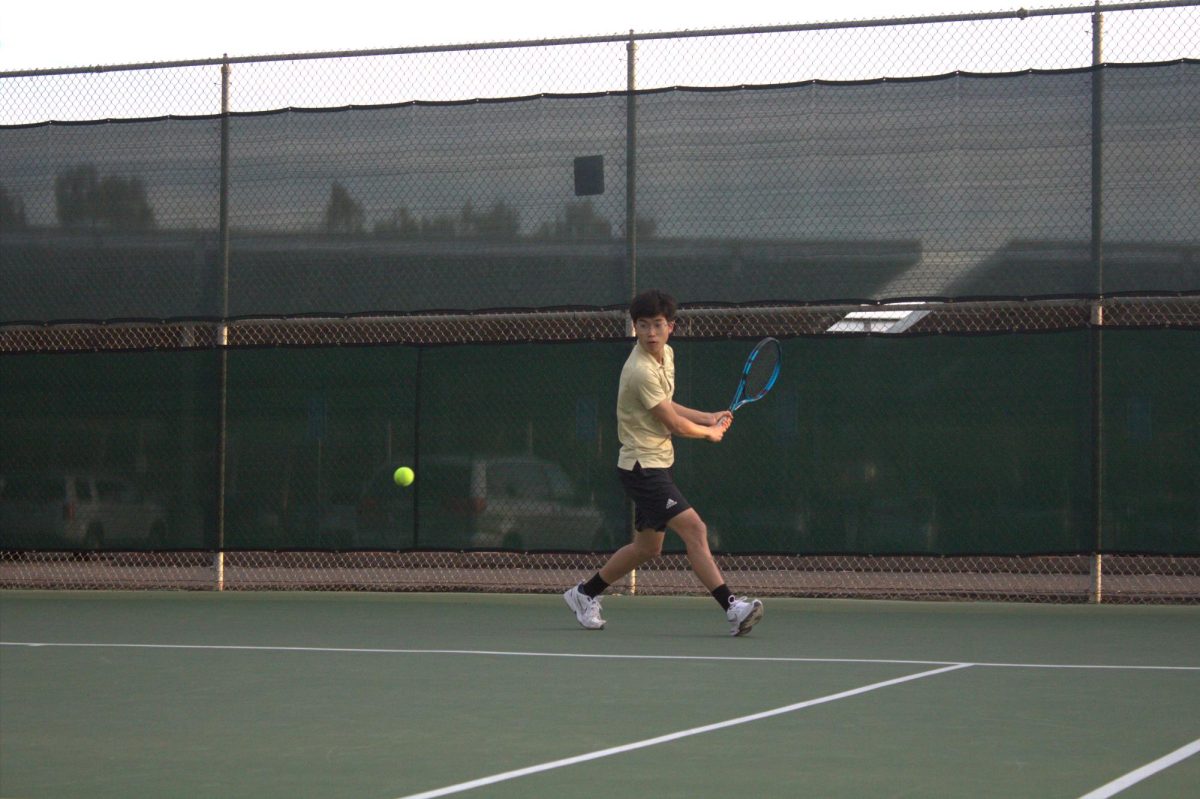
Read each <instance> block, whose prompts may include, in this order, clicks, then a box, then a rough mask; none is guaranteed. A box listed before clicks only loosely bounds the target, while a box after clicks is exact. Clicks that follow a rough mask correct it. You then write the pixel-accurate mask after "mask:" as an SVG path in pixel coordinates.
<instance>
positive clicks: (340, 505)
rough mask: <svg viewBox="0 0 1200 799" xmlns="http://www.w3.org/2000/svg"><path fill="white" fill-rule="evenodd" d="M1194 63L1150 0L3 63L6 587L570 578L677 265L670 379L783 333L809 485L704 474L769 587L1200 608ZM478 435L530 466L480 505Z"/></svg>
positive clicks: (795, 448)
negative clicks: (633, 356)
mask: <svg viewBox="0 0 1200 799" xmlns="http://www.w3.org/2000/svg"><path fill="white" fill-rule="evenodd" d="M1198 58H1200V3H1196V2H1150V3H1115V4H1106V5H1102V6H1079V7H1068V8H1059V9H1033V10H1025V9H1014V10H1009V11H997V12H995V13H989V14H972V15H956V16H945V17H924V18H909V19H895V20H879V21H859V22H835V23H824V24H811V25H798V26H780V27H776V28H759V29H753V30H750V29H739V30H722V31H695V32H679V33H674V32H667V33H631V34H628V35H613V36H597V37H582V38H575V39H564V40H556V41H539V42H508V43H491V44H480V45H463V46H452V47H422V48H398V49H394V50H386V51H371V52H353V53H324V54H301V55H283V56H268V57H233V58H229V57H222V58H214V59H209V60H200V61H190V62H176V63H169V64H142V65H125V66H112V67H107V66H106V67H92V68H83V69H54V70H34V71H23V72H10V73H0V87H3V93H2V94H0V142H3V147H0V270H2V271H3V274H4V279H5V284H6V289H5V291H4V292H3V296H2V297H0V355H2V356H3V359H2V360H0V380H3V383H4V385H5V388H4V402H5V407H4V411H5V413H4V423H3V428H0V432H3V433H4V438H5V440H6V441H8V442H10V445H6V447H5V451H4V452H3V453H2V454H0V512H2V513H5V514H9V515H8V516H4V517H0V586H4V587H52V588H53V587H58V588H101V587H134V588H174V587H182V588H194V589H229V590H240V589H293V588H303V589H319V590H324V589H331V590H502V591H557V590H561V589H562V587H563V586H565V585H566V584H569V583H570V582H571V581H573V580H576V579H578V578H579V577H581V576H585V575H586V573H588V572H590V571H592V570H594V569H595V568H597V567H598V565H599V564H601V563H602V562H603V558H604V555H603V554H602V553H603V552H604V551H607V550H611V549H612V548H613V547H615V546H617V545H619V544H620V543H621V540H622V535H623V534H625V533H627V526H628V519H627V516H628V513H627V509H626V508H625V507H624V505H623V504H622V502H621V500H620V497H619V495H618V493H617V491H616V489H615V488H613V486H612V485H611V484H612V483H615V481H613V480H611V479H609V477H610V475H609V471H606V469H608V467H609V466H610V465H611V464H610V461H612V460H613V459H614V457H615V455H614V454H613V453H612V452H611V451H609V450H610V448H611V442H612V439H613V438H614V437H615V435H614V433H613V431H612V430H611V429H609V428H610V427H611V422H610V421H609V420H608V419H607V415H606V412H604V411H603V408H605V407H607V404H608V399H607V396H608V394H607V393H606V392H609V389H610V388H611V387H610V386H609V385H608V382H606V381H607V380H608V378H613V377H614V376H615V369H617V368H619V360H620V352H621V350H622V348H623V347H624V346H626V345H625V344H623V343H622V342H625V341H627V334H628V327H627V326H628V321H627V319H626V316H625V314H624V312H623V310H621V308H622V307H623V304H624V303H625V301H626V300H627V299H628V297H629V296H630V294H631V293H632V292H634V291H635V290H637V289H638V288H644V287H649V286H662V287H665V288H668V289H670V290H672V291H673V293H675V294H676V295H677V296H679V297H680V299H681V300H683V301H684V304H685V307H684V311H683V313H682V317H681V320H680V326H679V330H678V336H679V338H680V341H681V347H682V348H683V350H685V353H684V354H685V355H686V360H687V361H688V362H692V361H701V362H702V363H704V364H705V365H704V366H703V367H699V366H698V367H696V369H695V370H694V372H693V373H690V374H689V376H688V378H687V382H688V383H690V384H692V385H693V386H694V387H693V388H692V389H691V390H692V391H693V396H694V397H696V399H695V400H694V401H693V400H683V401H688V402H691V403H692V404H695V405H699V404H701V402H702V401H703V402H710V400H711V397H713V396H717V395H718V394H720V393H721V392H723V391H725V390H726V387H725V386H724V382H722V380H721V378H720V377H718V376H717V375H715V374H714V375H713V376H711V377H708V376H706V375H704V374H701V373H700V372H701V371H702V369H705V370H706V369H709V368H710V367H711V365H712V364H714V363H725V362H730V363H732V362H735V361H736V359H737V358H738V357H739V356H738V353H740V351H741V348H742V344H743V343H744V341H745V340H749V339H754V338H758V337H761V336H766V335H771V336H776V337H778V338H781V339H783V340H785V345H786V347H787V349H788V351H789V356H788V359H789V362H788V366H787V367H786V368H787V369H788V370H789V379H790V380H795V382H794V383H789V384H783V385H781V387H780V389H779V390H778V391H777V392H776V395H777V396H775V397H773V398H772V400H773V403H774V404H773V406H772V408H774V409H773V410H772V409H770V408H768V409H766V410H764V411H763V413H762V414H760V415H759V416H758V417H755V416H752V415H751V414H747V418H746V420H745V421H744V422H743V423H742V424H741V425H740V427H742V428H743V429H744V430H745V431H746V435H747V438H746V441H747V442H748V444H747V446H748V447H749V448H751V449H755V450H756V451H759V452H763V453H767V455H768V456H769V457H770V458H771V459H772V462H773V463H777V464H780V468H779V469H778V470H776V471H777V472H779V474H775V475H772V476H771V477H770V479H765V478H764V484H763V485H761V486H756V485H755V484H754V480H753V479H750V478H747V479H740V480H734V481H733V482H734V483H735V485H729V484H728V481H727V480H723V479H722V478H721V475H720V474H718V473H716V472H714V471H713V470H714V468H715V467H714V466H713V465H712V464H705V463H704V462H701V463H700V464H699V465H695V466H688V467H685V472H686V473H685V474H683V475H682V476H681V482H687V483H688V484H691V485H695V486H698V487H699V488H702V489H704V491H703V492H701V493H704V494H706V495H707V496H709V497H725V496H726V495H728V496H727V497H726V498H725V499H713V500H709V502H711V503H712V505H711V506H709V505H702V508H710V507H711V514H710V513H708V512H706V518H707V519H708V520H709V522H710V527H711V528H712V530H713V538H714V541H713V546H714V549H715V550H718V551H720V552H721V555H720V560H721V565H722V568H723V569H724V570H725V571H726V573H727V574H728V576H729V578H730V582H731V584H732V585H734V586H735V589H736V590H737V591H739V592H748V593H760V594H764V595H766V594H786V595H799V596H865V597H879V598H931V599H1000V598H1003V599H1016V600H1020V601H1106V602H1107V601H1120V602H1196V601H1200V564H1198V558H1197V556H1196V555H1197V553H1198V552H1200V498H1198V497H1197V494H1196V490H1197V488H1196V485H1195V481H1194V475H1195V473H1196V469H1197V468H1200V464H1197V463H1196V452H1198V451H1200V440H1197V438H1196V435H1197V433H1196V430H1195V425H1194V409H1193V408H1192V407H1191V403H1190V400H1189V399H1188V398H1189V397H1194V396H1196V395H1197V394H1200V366H1198V365H1197V363H1196V359H1195V354H1194V353H1195V351H1196V350H1197V348H1196V347H1195V342H1194V341H1193V339H1194V336H1195V330H1196V329H1197V328H1200V296H1197V293H1198V292H1200V222H1198V220H1200V191H1197V186H1200V172H1198V171H1197V170H1198V169H1200V166H1198V165H1200V140H1198V138H1197V134H1196V127H1195V119H1197V118H1200V78H1198V77H1197V73H1198V72H1200V70H1198V68H1197V67H1198V66H1200V62H1198V61H1197V59H1198ZM597 158H598V159H599V160H598V161H597V160H595V159H597ZM581 160H582V163H581ZM589 164H590V165H591V166H589ZM597 166H599V168H598V170H597V168H596V167H597ZM589 169H590V170H591V172H590V173H589ZM573 170H574V174H572V171H573ZM597 181H599V182H598V183H597ZM1046 334H1053V335H1050V336H1047V335H1046ZM731 341H732V342H733V343H732V344H730V342H731ZM498 345H506V346H498ZM535 369H536V370H540V371H538V372H536V373H535V372H534V371H533V370H535ZM516 373H525V374H530V375H531V377H530V386H525V387H522V386H516V385H514V383H513V380H512V375H513V374H516ZM469 375H473V376H474V377H473V378H472V381H470V384H468V382H464V381H466V376H469ZM722 376H723V375H722ZM456 381H457V382H456ZM729 388H731V387H729ZM510 395H511V396H510ZM482 397H490V398H491V399H490V400H489V401H488V402H484V401H483V399H482ZM719 401H723V400H718V402H719ZM710 404H711V403H710ZM457 405H462V406H465V407H467V408H470V409H472V410H471V411H470V413H467V414H465V415H456V412H455V411H453V410H447V408H453V407H455V406H457ZM756 418H757V419H758V421H756ZM889 419H902V420H904V421H903V422H902V423H898V424H890V423H889V422H888V420H889ZM418 457H419V458H420V459H421V461H422V463H423V464H424V466H423V467H421V468H419V471H420V472H421V474H422V477H421V480H420V481H419V482H418V488H419V489H421V490H423V491H425V493H424V494H416V493H415V492H414V493H413V494H409V495H396V494H394V493H388V492H387V491H386V490H385V489H386V487H387V486H390V482H387V481H384V483H383V484H380V482H379V479H378V478H379V476H380V475H383V476H384V477H386V476H387V475H388V474H390V469H391V468H393V467H394V466H395V465H397V464H398V463H406V462H408V463H412V462H414V460H413V459H415V458H418ZM463 463H467V464H469V465H470V468H471V469H474V470H475V471H474V473H475V474H478V473H480V470H482V469H488V468H491V466H492V465H493V464H498V463H503V464H506V467H505V469H506V473H507V474H509V475H512V474H516V473H518V472H520V471H522V470H525V471H529V470H537V471H538V472H539V473H540V474H542V475H543V478H541V479H544V480H545V481H546V482H545V484H544V485H543V486H542V487H535V488H530V487H528V486H526V487H524V488H522V487H518V486H516V485H515V481H513V482H514V485H513V486H512V487H510V488H509V489H507V490H511V491H513V492H516V493H515V494H514V495H513V497H511V498H510V499H511V500H512V501H510V502H509V505H510V506H511V508H510V509H509V510H508V511H505V512H504V513H501V512H498V511H496V508H497V507H500V506H502V505H503V500H495V501H494V502H493V508H492V510H493V513H492V515H491V517H490V518H492V519H494V520H495V519H502V518H509V519H510V520H511V518H515V517H517V516H519V515H520V514H524V516H523V517H522V518H524V519H525V521H524V522H521V523H518V524H516V525H515V526H514V525H513V524H504V525H500V526H499V527H497V528H496V529H491V528H488V529H483V528H474V529H473V532H472V533H471V537H470V538H461V536H460V534H459V531H456V530H451V529H450V528H449V527H448V526H445V525H442V524H441V522H442V521H443V520H444V519H446V518H457V517H456V516H455V515H454V514H461V513H463V512H464V511H465V510H467V509H469V507H473V506H474V505H475V504H477V503H478V502H479V500H480V499H481V495H480V494H479V492H478V490H477V489H476V488H475V487H471V488H469V489H464V491H463V494H462V496H451V495H450V494H449V493H447V492H446V491H439V490H438V489H436V488H432V487H431V488H421V486H423V485H432V484H435V483H436V482H437V481H429V478H428V475H429V474H430V471H431V470H436V469H443V470H446V471H445V474H450V473H452V471H453V470H454V469H460V467H461V465H462V464H463ZM755 468H756V467H755V466H754V464H753V463H747V464H744V465H743V467H742V468H741V469H740V471H742V472H745V473H746V474H749V475H751V476H753V470H754V469H755ZM688 470H691V471H688ZM732 471H735V472H737V471H739V469H733V470H732ZM64 475H65V477H64ZM47 476H49V477H51V478H52V480H51V481H50V482H49V483H48V482H46V481H44V480H42V478H44V477H47ZM34 478H36V479H34ZM472 479H477V478H472ZM51 485H52V486H53V487H52V488H48V486H51ZM381 485H382V486H383V487H381ZM464 485H468V484H466V483H464ZM471 485H473V484H471ZM547 486H548V487H547ZM564 486H565V487H564ZM493 490H496V489H493ZM46 491H49V493H48V494H47V493H46ZM64 491H65V494H64V493H63V492H64ZM103 491H117V492H123V493H124V495H125V496H126V499H125V500H123V502H124V505H125V506H129V507H127V508H126V511H128V510H129V508H140V511H139V512H140V518H141V521H140V522H137V524H141V523H142V522H145V525H143V526H145V527H146V529H145V530H142V531H139V532H138V534H137V535H133V536H126V537H124V538H122V537H121V536H119V535H116V534H115V532H116V531H115V530H114V529H113V528H114V526H115V525H116V523H115V522H113V521H111V520H109V519H108V518H107V516H106V514H107V515H109V516H111V515H112V514H114V513H115V512H116V511H115V510H114V508H117V507H120V506H121V502H112V503H109V504H108V505H105V503H104V502H102V501H101V498H100V494H101V493H102V492H103ZM528 491H547V492H550V493H551V494H553V497H552V498H550V499H547V498H546V497H545V496H539V498H536V499H535V498H534V497H533V496H532V494H525V493H521V492H528ZM556 491H559V492H565V493H561V494H554V492H556ZM21 492H26V493H25V494H23V495H22V496H27V495H38V496H41V497H42V500H43V501H41V502H40V504H39V505H38V508H39V509H40V511H39V512H43V515H44V516H45V517H46V519H49V521H46V522H45V524H43V525H42V527H41V528H39V532H38V534H37V535H36V536H34V539H35V543H34V544H33V545H30V544H29V543H28V541H24V540H22V541H18V540H17V538H16V537H14V532H13V531H14V530H16V529H17V528H18V527H19V525H16V523H15V522H14V521H13V518H14V517H13V515H12V511H13V509H14V508H15V507H16V506H17V505H18V504H19V503H18V502H17V501H15V500H14V497H15V496H17V495H18V494H21ZM29 492H33V494H30V493H29ZM37 492H42V494H38V493H37ZM568 494H570V499H569V500H568V499H567V495H568ZM447 503H449V504H447ZM464 503H465V504H464ZM539 503H540V505H539ZM27 504H28V503H27ZM35 504H36V503H35ZM535 506H537V507H541V508H542V511H541V514H542V515H541V516H537V515H536V514H534V515H533V516H532V517H531V516H530V510H529V509H530V508H532V507H535ZM547 508H548V509H549V511H547V510H546V509H547ZM26 510H28V508H27V507H26ZM22 512H25V511H23V510H18V511H17V513H18V514H19V513H22ZM505 513H507V514H508V516H505ZM88 514H93V515H92V516H89V515H88ZM95 514H100V515H95ZM547 514H549V515H551V516H553V515H557V516H558V517H559V519H560V525H559V526H560V527H562V528H563V535H564V537H562V538H561V539H558V540H557V542H556V543H555V542H552V543H549V544H547V543H546V541H545V539H544V538H539V537H538V536H539V535H541V534H542V533H543V532H544V529H543V528H545V527H547V526H548V525H547V524H546V519H547V518H548V516H547ZM530 518H534V519H536V521H530ZM88 519H91V520H92V521H91V522H90V523H88V522H87V520H88ZM562 519H569V521H567V522H561V520H562ZM409 520H424V522H423V525H424V529H423V530H419V529H414V528H412V526H411V525H410V521H409ZM39 524H41V522H39ZM124 524H125V525H127V527H128V528H132V527H133V526H135V523H134V522H128V521H127V522H125V523H124ZM414 524H415V522H414ZM14 525H16V526H14ZM522 525H523V526H522ZM105 526H107V528H108V529H107V530H106V529H104V528H105ZM418 527H420V525H418ZM598 530H600V531H606V532H604V534H603V535H601V534H599V533H598V532H597V531H598ZM68 533H69V534H68ZM418 533H420V535H421V537H420V538H419V537H418ZM133 550H136V551H133ZM431 550H432V551H431ZM1064 553H1065V554H1064ZM616 590H619V591H624V592H636V593H648V594H649V593H690V592H695V591H698V590H699V586H698V584H696V583H695V581H694V580H693V578H692V577H691V575H690V572H689V571H688V568H687V564H686V561H685V560H684V558H683V557H682V556H681V555H680V554H678V553H668V554H666V555H664V557H663V558H661V559H660V560H658V561H655V562H654V563H652V564H648V566H647V567H646V568H644V569H642V570H639V572H637V573H636V574H635V575H633V576H632V577H631V578H629V579H627V580H625V581H624V582H622V583H621V584H620V585H619V586H617V587H616Z"/></svg>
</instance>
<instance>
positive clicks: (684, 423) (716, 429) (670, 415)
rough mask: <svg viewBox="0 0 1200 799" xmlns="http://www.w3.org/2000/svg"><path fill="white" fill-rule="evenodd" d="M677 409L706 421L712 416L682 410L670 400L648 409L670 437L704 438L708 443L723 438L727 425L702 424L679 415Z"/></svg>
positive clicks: (687, 409)
mask: <svg viewBox="0 0 1200 799" xmlns="http://www.w3.org/2000/svg"><path fill="white" fill-rule="evenodd" d="M677 408H682V409H683V410H684V411H687V412H688V413H690V414H692V415H694V416H697V417H703V418H704V419H708V418H710V417H711V416H713V415H714V414H706V413H700V412H699V411H693V410H692V409H691V408H683V407H682V406H680V405H677V404H676V403H674V402H673V401H671V400H669V399H668V400H663V401H662V402H660V403H659V404H657V405H655V406H654V407H653V408H651V409H650V414H651V415H652V416H653V417H654V418H655V419H657V420H658V421H660V422H662V424H663V426H664V427H666V428H667V430H669V431H670V432H671V435H674V436H681V437H683V438H705V439H708V440H709V441H720V440H721V439H722V438H723V437H724V436H725V430H726V428H727V427H728V425H725V424H721V423H716V424H702V423H700V422H697V421H694V419H691V418H688V416H687V415H685V414H683V413H680V412H679V411H678V410H676V409H677Z"/></svg>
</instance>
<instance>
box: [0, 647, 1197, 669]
mask: <svg viewBox="0 0 1200 799" xmlns="http://www.w3.org/2000/svg"><path fill="white" fill-rule="evenodd" d="M0 646H23V647H30V648H34V649H36V648H39V647H62V648H68V649H70V648H82V649H105V648H111V649H181V650H207V651H214V652H317V653H321V652H324V653H329V654H358V655H473V656H482V657H519V658H573V659H579V660H671V661H681V662H686V661H712V660H719V661H732V662H737V663H862V664H866V665H882V666H955V665H958V664H959V663H961V662H962V661H957V660H899V659H887V658H804V657H754V656H749V657H743V656H738V655H621V654H611V653H605V652H597V653H585V652H520V651H508V650H499V649H382V648H368V647H330V646H267V645H261V644H121V643H105V642H92V643H88V642H66V641H0ZM970 665H972V666H978V667H980V668H993V669H1097V670H1101V671H1200V666H1153V665H1133V664H1125V665H1121V664H1099V663H1000V662H994V663H991V662H986V661H973V662H972V663H971V664H970Z"/></svg>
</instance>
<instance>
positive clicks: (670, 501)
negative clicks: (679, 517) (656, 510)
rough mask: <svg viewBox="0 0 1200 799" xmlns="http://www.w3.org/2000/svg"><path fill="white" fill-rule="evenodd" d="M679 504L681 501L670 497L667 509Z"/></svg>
mask: <svg viewBox="0 0 1200 799" xmlns="http://www.w3.org/2000/svg"><path fill="white" fill-rule="evenodd" d="M678 504H679V503H678V502H676V501H675V500H673V499H668V500H667V510H670V509H671V508H673V507H675V506H676V505H678Z"/></svg>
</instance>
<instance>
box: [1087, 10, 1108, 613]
mask: <svg viewBox="0 0 1200 799" xmlns="http://www.w3.org/2000/svg"><path fill="white" fill-rule="evenodd" d="M1103 32H1104V15H1103V14H1102V13H1101V12H1100V0H1096V11H1095V12H1094V13H1093V14H1092V176H1091V179H1092V209H1091V211H1092V240H1091V245H1092V246H1091V260H1092V269H1093V272H1094V274H1095V279H1096V288H1095V300H1094V301H1093V303H1092V314H1091V330H1090V335H1091V344H1092V346H1091V348H1090V349H1091V356H1092V502H1093V503H1094V507H1093V515H1092V520H1093V524H1094V525H1095V529H1094V530H1093V546H1092V559H1091V569H1090V572H1091V574H1090V585H1089V587H1088V601H1089V602H1092V603H1095V604H1099V603H1100V602H1102V601H1103V599H1104V592H1103V555H1101V552H1102V550H1103V548H1104V68H1103V66H1102V65H1103V63H1104V33H1103Z"/></svg>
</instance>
